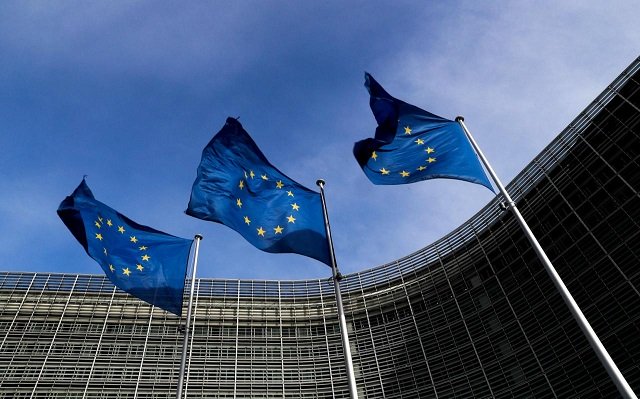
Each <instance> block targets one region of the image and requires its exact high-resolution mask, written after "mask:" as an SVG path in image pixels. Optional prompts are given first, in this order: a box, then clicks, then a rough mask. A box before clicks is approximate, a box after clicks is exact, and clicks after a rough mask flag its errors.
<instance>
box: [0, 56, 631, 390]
mask: <svg viewBox="0 0 640 399" xmlns="http://www.w3.org/2000/svg"><path fill="white" fill-rule="evenodd" d="M639 71H640V59H637V60H636V61H635V62H634V63H633V64H632V65H631V66H630V67H629V68H627V70H625V71H624V72H623V73H622V75H620V77H618V78H617V79H616V80H615V81H614V82H613V83H612V84H611V85H610V86H609V87H608V88H607V89H606V90H605V91H604V92H603V93H602V94H601V95H600V96H599V97H598V98H597V99H596V100H594V102H593V103H592V104H590V105H589V106H588V107H587V108H586V109H585V110H584V111H583V112H582V113H581V114H580V115H579V116H578V117H577V118H576V119H575V120H574V121H573V122H572V123H571V125H569V127H567V128H566V129H565V130H564V131H563V132H562V133H561V134H560V135H559V136H558V137H557V138H556V139H555V140H554V141H553V142H552V143H551V144H550V145H549V146H548V147H547V148H546V149H545V150H544V151H543V152H542V153H541V154H540V155H539V156H537V157H536V158H535V159H534V160H533V162H532V163H531V164H529V166H527V168H525V170H523V171H522V172H521V173H520V174H519V175H518V176H517V177H516V179H514V181H513V182H512V183H511V184H510V185H509V187H508V190H509V192H510V193H511V195H512V196H513V197H514V200H515V201H517V203H518V207H519V209H520V211H521V212H522V213H523V216H524V217H525V219H526V220H527V222H528V223H529V225H530V226H531V228H532V230H533V231H534V233H535V234H536V236H537V237H538V239H539V240H540V243H541V245H542V247H543V248H544V249H545V251H547V254H548V255H549V257H550V259H551V260H552V262H553V264H554V265H555V267H556V268H557V270H558V272H559V274H560V276H561V277H562V279H563V280H564V282H565V284H566V285H567V287H568V288H569V290H570V292H571V293H572V295H573V296H574V298H575V299H576V301H577V302H578V304H579V306H580V307H581V309H582V310H583V312H584V313H585V315H586V317H587V319H588V320H589V322H590V323H591V325H592V326H593V328H594V330H595V331H596V333H597V334H598V336H599V337H600V339H601V340H602V342H603V344H604V345H605V347H606V348H607V350H608V351H609V353H610V354H611V356H612V358H613V359H614V361H615V362H616V363H617V365H618V367H619V368H620V369H621V371H622V372H623V374H624V375H625V377H626V378H627V380H628V382H629V383H630V385H631V386H632V388H633V389H634V390H635V391H636V392H640V360H638V359H640V339H639V338H638V337H640V133H639V132H640V108H639V107H640V72H639ZM341 284H342V289H343V296H344V298H343V299H344V305H345V312H346V315H347V324H348V329H349V331H348V332H349V336H350V340H351V352H352V354H353V361H354V367H355V375H356V382H357V385H358V391H359V393H360V397H361V398H436V397H437V398H454V397H456V398H461V397H463V398H464V397H477V398H481V397H498V398H511V397H515V398H521V397H536V398H538V397H540V398H547V397H549V398H551V397H557V398H567V397H616V395H617V391H616V388H615V386H614V385H613V383H612V382H611V380H610V379H609V377H608V375H607V373H606V372H605V370H604V368H603V367H602V365H601V364H600V362H599V361H598V359H597V358H596V356H595V354H594V352H593V351H592V350H591V348H590V346H589V345H588V343H587V341H586V339H585V338H584V336H583V335H582V333H581V331H580V329H579V328H578V326H577V324H576V323H575V322H574V321H573V318H572V317H571V315H570V314H569V311H568V308H567V307H566V305H565V304H564V303H563V301H562V299H561V298H560V296H559V295H558V294H557V293H556V290H555V288H554V286H553V283H552V282H551V280H550V279H549V278H548V276H547V274H546V272H545V270H544V268H543V266H542V265H541V264H540V263H539V261H538V260H537V258H536V256H535V254H534V252H533V250H532V249H531V247H530V245H529V243H528V242H527V240H526V238H525V237H524V235H523V234H522V232H521V231H520V229H519V227H518V226H517V224H516V222H515V220H514V219H513V217H512V216H511V214H510V213H509V212H508V211H505V210H504V209H503V208H502V207H501V206H500V203H499V201H498V200H495V201H493V202H491V203H489V204H488V205H487V206H486V207H485V208H484V209H483V210H482V211H480V212H479V213H478V214H477V215H476V216H474V217H473V218H472V219H471V220H469V221H468V222H467V223H465V224H463V225H462V226H460V227H459V228H458V229H456V230H455V231H453V232H451V233H450V234H448V235H447V236H445V237H443V238H442V239H440V240H439V241H437V242H436V243H434V244H432V245H429V246H427V247H425V248H424V249H422V250H420V251H418V252H416V253H414V254H412V255H409V256H407V257H405V258H402V259H399V260H397V261H395V262H392V263H389V264H386V265H382V266H379V267H376V268H373V269H370V270H366V271H362V272H360V273H355V274H351V275H347V276H345V278H344V280H343V281H342V283H341ZM196 293H197V297H196V299H195V302H196V303H195V307H194V310H195V316H194V317H195V321H194V331H193V341H192V343H191V347H190V350H191V355H190V360H189V363H188V369H189V373H188V379H187V386H186V394H187V396H188V397H190V398H347V397H348V387H347V379H346V373H345V366H344V359H343V356H342V353H343V352H342V344H341V340H340V331H339V326H338V322H337V312H336V306H335V299H334V295H333V286H332V283H331V281H330V280H329V279H326V280H307V281H244V280H241V281H238V280H212V279H199V280H197V287H196ZM181 336H182V333H181V331H180V321H179V320H178V319H177V318H176V317H175V316H173V315H169V314H167V313H165V312H163V311H159V310H156V309H152V308H151V307H150V306H148V305H147V304H145V303H143V302H141V301H138V300H136V299H135V298H132V297H130V296H128V295H127V294H124V293H122V292H119V291H116V290H115V289H114V287H113V286H112V285H111V284H110V283H109V282H108V280H106V278H104V277H103V276H98V275H68V274H67V275H65V274H34V273H11V272H6V273H0V397H2V398H26V397H34V398H45V397H46V398H51V397H60V398H82V397H87V398H89V397H90V398H173V397H175V390H176V385H177V380H178V366H179V361H180V351H181V342H182V340H181Z"/></svg>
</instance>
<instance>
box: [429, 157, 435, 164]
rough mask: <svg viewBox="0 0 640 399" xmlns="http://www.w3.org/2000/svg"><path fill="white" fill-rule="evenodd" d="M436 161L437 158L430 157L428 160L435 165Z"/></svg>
mask: <svg viewBox="0 0 640 399" xmlns="http://www.w3.org/2000/svg"><path fill="white" fill-rule="evenodd" d="M435 161H436V159H435V158H431V157H429V159H427V162H429V163H434V162H435Z"/></svg>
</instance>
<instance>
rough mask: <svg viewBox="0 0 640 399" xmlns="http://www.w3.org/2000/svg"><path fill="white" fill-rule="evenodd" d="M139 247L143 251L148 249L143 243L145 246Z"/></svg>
mask: <svg viewBox="0 0 640 399" xmlns="http://www.w3.org/2000/svg"><path fill="white" fill-rule="evenodd" d="M138 249H139V250H141V251H146V250H147V247H145V246H144V245H143V246H141V247H140V248H138Z"/></svg>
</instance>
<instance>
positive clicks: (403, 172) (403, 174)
mask: <svg viewBox="0 0 640 399" xmlns="http://www.w3.org/2000/svg"><path fill="white" fill-rule="evenodd" d="M400 174H401V175H402V177H408V176H409V172H407V171H405V170H403V171H402V172H400Z"/></svg>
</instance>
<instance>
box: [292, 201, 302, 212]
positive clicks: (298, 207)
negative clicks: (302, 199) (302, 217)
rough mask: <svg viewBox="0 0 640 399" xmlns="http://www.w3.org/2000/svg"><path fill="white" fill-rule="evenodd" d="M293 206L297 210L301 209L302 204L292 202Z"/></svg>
mask: <svg viewBox="0 0 640 399" xmlns="http://www.w3.org/2000/svg"><path fill="white" fill-rule="evenodd" d="M291 207H292V208H293V210H294V211H297V210H299V209H300V205H298V204H296V203H295V202H294V203H293V204H291Z"/></svg>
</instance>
